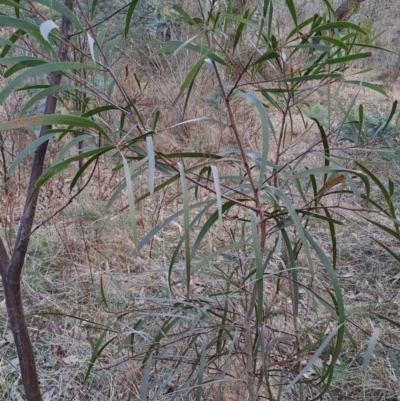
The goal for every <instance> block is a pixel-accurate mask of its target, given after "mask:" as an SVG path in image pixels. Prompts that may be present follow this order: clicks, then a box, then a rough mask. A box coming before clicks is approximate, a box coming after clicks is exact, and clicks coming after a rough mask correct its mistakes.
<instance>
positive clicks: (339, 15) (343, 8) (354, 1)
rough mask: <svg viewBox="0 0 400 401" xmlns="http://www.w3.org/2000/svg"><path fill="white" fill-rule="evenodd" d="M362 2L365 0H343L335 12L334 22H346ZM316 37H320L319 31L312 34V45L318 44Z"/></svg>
mask: <svg viewBox="0 0 400 401" xmlns="http://www.w3.org/2000/svg"><path fill="white" fill-rule="evenodd" d="M364 1H365V0H343V2H342V3H341V4H340V6H339V7H338V8H337V9H336V10H335V20H336V21H347V20H348V19H349V18H350V17H351V16H352V15H353V14H354V12H355V11H357V9H358V7H359V6H360V4H361V3H362V2H364ZM329 21H330V20H329ZM329 21H328V22H329ZM318 36H321V31H318V32H316V33H315V34H314V36H313V39H312V43H313V44H318V43H319V42H320V40H319V39H318Z"/></svg>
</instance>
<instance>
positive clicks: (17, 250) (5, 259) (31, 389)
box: [0, 0, 72, 401]
mask: <svg viewBox="0 0 400 401" xmlns="http://www.w3.org/2000/svg"><path fill="white" fill-rule="evenodd" d="M64 4H65V6H66V7H68V8H69V9H70V10H72V0H65V2H64ZM61 24H62V25H61V32H62V34H63V36H64V40H66V39H67V38H68V35H69V31H70V29H71V22H70V21H69V20H68V19H67V18H66V17H64V16H63V18H62V23H61ZM67 55H68V45H67V44H66V43H65V41H64V42H61V43H60V47H59V49H58V57H59V59H60V61H65V60H67ZM60 82H61V74H60V73H59V72H54V73H52V74H51V77H50V85H51V86H54V85H59V84H60ZM56 104H57V99H56V98H55V97H54V96H48V97H47V98H46V107H45V114H54V112H55V110H56ZM49 128H51V127H49V126H42V127H41V130H40V136H44V135H45V134H46V131H47V130H48V129H49ZM46 151H47V142H45V143H43V144H42V145H40V146H38V147H37V149H36V151H35V156H34V158H33V162H32V168H31V176H30V180H29V185H28V191H27V197H26V201H25V206H24V210H23V213H22V217H21V222H20V226H19V230H18V234H17V238H16V240H15V245H14V248H13V251H12V253H11V258H9V256H8V253H7V250H6V248H5V246H4V243H3V241H2V240H1V238H0V274H1V278H2V281H3V287H4V296H5V300H6V306H7V314H8V318H9V322H10V327H11V331H12V333H13V337H14V343H15V347H16V349H17V354H18V359H19V365H20V369H21V377H22V383H23V385H24V389H25V394H26V399H27V400H28V401H42V396H41V393H40V387H39V381H38V376H37V370H36V364H35V357H34V353H33V348H32V343H31V340H30V337H29V331H28V327H27V325H26V320H25V316H24V308H23V303H22V296H21V274H22V268H23V266H24V261H25V256H26V252H27V250H28V244H29V236H30V232H31V230H32V225H33V220H34V218H35V212H36V206H37V200H38V194H37V193H36V195H34V196H33V197H32V198H31V197H30V195H31V193H32V191H33V189H34V188H35V185H36V182H37V180H38V178H39V177H40V176H41V175H42V172H43V165H44V160H45V156H46Z"/></svg>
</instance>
